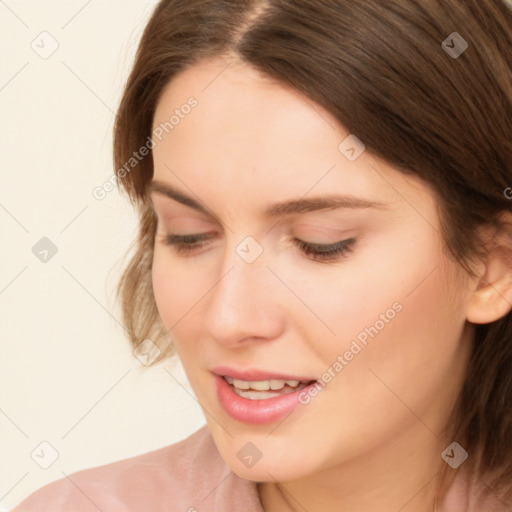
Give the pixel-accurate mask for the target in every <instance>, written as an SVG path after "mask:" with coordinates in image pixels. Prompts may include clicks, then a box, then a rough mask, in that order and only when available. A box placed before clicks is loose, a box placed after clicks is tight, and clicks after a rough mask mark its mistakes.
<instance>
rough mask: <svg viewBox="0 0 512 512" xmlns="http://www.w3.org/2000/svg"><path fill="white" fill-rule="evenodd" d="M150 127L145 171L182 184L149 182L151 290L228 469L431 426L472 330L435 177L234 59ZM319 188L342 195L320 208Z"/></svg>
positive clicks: (292, 465) (280, 473) (314, 465)
mask: <svg viewBox="0 0 512 512" xmlns="http://www.w3.org/2000/svg"><path fill="white" fill-rule="evenodd" d="M190 97H194V98H195V100H189V98H190ZM187 104H193V105H194V106H193V107H191V108H187V107H185V108H183V105H187ZM172 115H174V116H175V118H173V121H171V123H172V126H171V125H170V124H169V122H168V121H169V119H170V117H171V116H172ZM166 122H167V125H165V126H166V129H165V130H163V136H162V129H161V127H162V126H164V123H166ZM158 127H160V130H158V131H155V132H154V133H158V134H160V138H161V141H160V140H159V139H158V138H155V137H154V142H155V143H156V145H155V147H154V149H153V157H154V169H155V171H154V179H155V180H156V181H158V182H159V184H160V185H163V186H167V187H172V189H173V190H175V191H178V192H179V194H180V195H181V196H182V197H185V196H186V197H188V198H190V201H189V204H188V205H186V204H182V202H180V201H179V200H176V199H172V198H171V197H170V196H169V195H166V194H164V193H163V192H162V188H161V187H160V189H157V187H155V190H154V191H153V192H152V193H151V199H152V202H153V205H154V208H155V211H156V214H157V217H158V230H157V237H156V241H155V250H154V262H153V274H152V278H153V287H154V294H155V300H156V303H157V306H158V310H159V312H160V315H161V317H162V320H163V322H164V324H165V326H166V327H167V329H169V331H170V336H171V339H172V341H173V342H174V344H175V346H176V349H177V352H178V355H179V357H180V359H181V361H182V363H183V366H184V368H185V371H186V373H187V376H188V378H189V381H190V384H191V386H192V388H193V390H194V393H195V395H196V397H197V399H198V401H199V403H200V405H201V406H202V408H203V410H204V413H205V417H206V420H207V423H208V427H209V429H210V430H211V433H212V435H213V438H214V440H215V443H216V445H217V447H218V449H219V451H220V453H221V455H222V457H223V458H224V459H225V460H226V462H227V463H228V465H229V466H230V467H231V468H232V469H233V471H235V472H236V473H237V474H238V475H239V476H242V477H243V478H247V479H251V480H260V481H264V480H270V477H269V475H272V477H273V478H275V479H277V480H278V481H287V480H292V479H297V478H300V477H302V476H305V475H308V474H312V473H315V472H318V471H321V470H323V469H327V468H332V467H334V466H336V465H340V464H343V463H348V462H350V461H354V460H358V459H360V458H361V457H366V456H367V455H368V454H370V453H379V450H381V449H383V447H384V446H387V447H389V446H396V447H397V446H409V445H410V446H414V448H411V454H412V453H413V452H414V450H415V449H416V446H417V443H418V442H419V440H421V442H422V443H426V444H429V443H430V442H432V443H435V442H437V439H438V438H437V435H438V434H439V433H440V432H441V431H442V429H443V427H444V422H445V421H446V417H447V415H448V413H449V412H450V410H451V408H452V407H453V405H454V401H455V399H456V397H457V395H458V393H459V392H460V388H461V384H462V382H463V378H464V371H465V367H466V364H467V358H468V354H469V345H470V344H469V339H470V334H471V333H470V332H469V331H468V329H466V328H465V325H467V324H466V322H465V320H466V314H465V313H466V311H465V310H466V305H467V302H468V293H467V291H466V287H465V285H464V283H465V282H466V280H465V279H464V276H463V273H462V270H461V269H460V267H459V265H458V264H457V263H455V262H454V261H453V260H452V259H451V258H448V257H447V256H446V255H445V252H443V249H442V242H441V234H440V226H439V217H438V213H437V208H436V207H437V204H436V200H435V198H434V195H433V193H432V191H431V190H430V189H429V188H428V187H427V186H426V185H425V184H424V183H422V182H421V181H419V180H418V179H417V178H415V177H411V176H408V177H406V176H405V175H403V174H401V173H399V172H398V171H396V170H395V169H393V168H392V167H390V166H389V165H386V164H385V163H383V162H382V161H379V160H378V159H377V158H376V157H374V156H372V155H370V154H369V153H368V152H367V151H362V152H361V150H362V149H363V148H362V147H361V146H359V145H358V143H357V140H356V139H354V137H353V135H350V134H349V133H348V132H347V131H346V130H345V129H344V128H343V127H342V126H340V125H339V124H338V123H337V122H336V120H335V119H334V118H333V117H332V116H331V115H330V114H329V113H328V112H326V111H325V110H323V109H322V108H321V107H319V106H318V105H316V104H314V103H313V102H312V101H310V100H309V99H307V98H305V97H303V96H302V95H300V94H297V93H296V92H294V91H292V90H290V89H287V88H284V87H282V86H279V85H276V84H275V83H271V82H270V81H267V80H263V79H261V78H260V77H259V76H258V75H257V74H256V73H255V72H254V71H253V70H251V69H250V68H249V67H246V66H245V65H243V64H235V63H232V64H231V65H229V66H228V67H226V63H225V62H222V61H210V62H209V63H201V64H199V65H196V66H195V67H192V68H189V69H188V70H186V71H185V72H183V73H182V74H181V75H179V76H178V77H176V78H175V79H174V80H173V81H172V82H171V83H170V84H169V85H168V87H167V88H166V90H165V91H164V94H163V96H162V97H161V99H160V101H159V103H158V106H157V110H156V114H155V119H154V124H153V129H154V130H156V129H157V128H158ZM166 131H167V132H168V133H165V132H166ZM356 135H357V136H358V137H360V138H361V139H362V140H363V142H364V134H356ZM347 137H348V139H347ZM327 198H330V199H331V200H336V201H338V202H339V204H338V205H337V206H331V208H330V209H329V208H325V206H324V207H323V209H322V208H318V207H319V206H320V205H321V203H322V202H323V201H325V200H327ZM281 203H290V204H292V205H293V204H295V206H297V205H299V206H300V205H302V206H301V207H300V208H294V209H292V208H290V207H281V208H278V207H276V206H275V205H277V204H281ZM194 205H195V206H194ZM197 205H199V206H200V207H201V209H199V208H197ZM170 234H172V235H175V236H183V235H187V236H190V235H194V236H196V237H201V238H197V239H196V240H195V241H194V239H192V238H191V239H188V241H187V240H185V243H189V247H188V249H187V247H186V246H185V245H184V243H182V244H181V245H180V244H179V240H178V242H176V239H171V240H170V241H171V242H172V241H174V242H176V243H175V244H173V245H168V244H166V241H165V240H166V236H167V235H170ZM297 240H300V241H303V242H304V243H306V244H312V245H313V247H312V248H311V247H310V248H309V249H308V248H306V249H304V247H305V246H303V245H302V246H301V243H300V242H297ZM342 241H348V242H347V243H344V244H339V245H338V249H340V248H341V251H342V252H341V253H339V254H337V253H336V247H335V244H336V243H337V242H342ZM191 242H195V243H191ZM314 244H321V245H331V246H334V247H331V249H332V250H331V252H330V253H326V254H324V255H321V254H320V255H315V254H314V252H312V251H314V250H315V247H314ZM316 249H317V250H320V251H322V250H323V251H326V249H325V248H322V247H320V248H316ZM328 249H329V248H327V250H328ZM225 375H227V376H228V380H230V382H231V383H232V384H229V383H227V382H226V379H224V378H223V376H225ZM229 377H231V379H229ZM233 378H237V381H234V382H233V380H232V379H233ZM287 380H292V381H293V380H298V381H307V382H310V381H317V382H316V383H314V384H310V385H309V386H308V387H306V388H303V389H301V386H303V385H305V384H307V382H304V383H299V384H298V385H297V384H296V383H293V382H291V383H289V384H286V385H285V383H284V382H282V381H287ZM248 381H258V382H248ZM271 381H272V382H271ZM233 383H234V384H236V387H237V388H239V390H238V391H237V390H235V386H234V385H233ZM283 385H284V387H283ZM249 386H250V387H251V388H260V389H259V390H257V389H253V391H250V390H249V391H243V390H240V388H244V387H249ZM269 386H270V387H271V389H270V390H269V391H262V390H261V389H264V388H265V387H269ZM272 387H273V388H281V389H276V390H274V391H273V390H272ZM274 395H275V397H274V398H268V397H273V396H274ZM287 395H288V396H287ZM267 400H271V401H267ZM249 442H250V443H252V444H247V443H249ZM415 443H416V444H415ZM436 457H439V453H436ZM258 459H259V460H258Z"/></svg>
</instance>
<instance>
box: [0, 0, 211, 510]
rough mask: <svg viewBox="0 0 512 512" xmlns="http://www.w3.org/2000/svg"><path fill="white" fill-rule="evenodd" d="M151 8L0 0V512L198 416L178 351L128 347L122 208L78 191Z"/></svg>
mask: <svg viewBox="0 0 512 512" xmlns="http://www.w3.org/2000/svg"><path fill="white" fill-rule="evenodd" d="M155 5H156V2H155V1H149V0H146V1H144V0H117V1H114V0H89V1H88V0H76V1H75V0H62V1H44V0H37V1H31V2H29V1H22V0H6V1H0V41H1V44H0V48H1V49H0V120H1V121H0V172H1V176H0V178H1V187H0V230H1V267H0V312H1V318H0V336H1V354H0V461H1V462H0V510H1V511H6V510H10V509H11V508H13V507H14V506H15V505H16V504H18V503H19V502H20V501H21V500H22V499H24V498H25V497H26V496H27V495H28V494H30V493H31V492H33V491H34V490H36V489H37V488H39V487H41V486H43V485H45V484H47V483H49V482H51V481H54V480H57V479H59V478H62V477H64V475H69V474H70V473H72V472H74V471H78V470H80V469H85V468H89V467H94V466H98V465H102V464H106V463H109V462H113V461H116V460H120V459H124V458H127V457H131V456H134V455H138V454H141V453H144V452H147V451H151V450H154V449H158V448H160V447H163V446H165V445H168V444H171V443H174V442H177V441H179V440H181V439H183V438H185V437H187V436H188V435H190V434H191V433H192V432H194V431H196V430H197V429H199V428H200V427H201V426H203V425H204V424H205V420H204V416H203V414H202V411H201V409H200V407H199V405H198V404H197V402H196V401H195V398H194V397H193V394H192V392H191V390H190V386H189V384H188V383H187V381H186V378H185V376H184V373H183V369H182V368H181V366H180V365H179V363H178V364H177V365H176V364H172V363H171V362H169V363H165V366H161V367H156V368H150V369H149V370H148V369H146V368H145V367H144V366H143V365H142V364H141V363H140V361H139V360H138V359H137V358H136V357H135V356H134V355H133V354H132V348H131V346H130V345H129V343H128V340H127V339H126V338H125V335H124V331H123V328H122V327H121V326H120V323H121V316H120V312H119V305H118V304H116V301H115V296H114V290H115V286H116V283H117V279H118V277H119V274H120V271H121V269H122V266H123V264H124V261H125V259H124V258H125V254H126V251H127V250H128V248H129V245H130V243H131V241H132V240H133V238H134V237H135V236H136V232H137V219H136V217H135V213H134V212H133V211H132V208H131V205H130V203H129V202H128V200H127V199H126V198H125V196H122V195H121V194H120V193H119V192H118V190H117V189H115V190H114V191H112V192H110V193H109V194H107V196H106V197H105V198H104V199H103V200H98V199H95V197H94V196H93V194H92V191H93V189H94V188H95V187H97V186H101V185H102V184H103V183H104V182H105V181H106V180H107V179H108V178H109V177H110V176H112V173H113V167H112V157H111V153H112V127H113V119H114V112H115V111H116V108H117V105H118V103H119V99H120V95H121V91H122V87H123V84H124V81H125V80H126V78H127V75H128V72H129V70H130V66H131V64H132V62H133V57H134V54H135V50H136V47H137V44H138V41H139V39H140V36H141V34H142V30H143V28H144V25H145V23H146V21H147V20H148V18H149V15H150V14H151V11H152V9H153V8H154V6H155ZM41 239H43V240H41ZM34 247H35V249H34ZM55 250H56V252H55ZM45 251H47V252H45ZM54 252H55V254H53V253H54ZM164 368H167V370H168V371H169V372H171V373H172V375H173V377H171V376H170V375H169V373H167V372H166V371H164ZM45 466H47V467H46V468H45Z"/></svg>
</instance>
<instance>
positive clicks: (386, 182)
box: [153, 60, 424, 211]
mask: <svg viewBox="0 0 512 512" xmlns="http://www.w3.org/2000/svg"><path fill="white" fill-rule="evenodd" d="M191 97H193V98H194V99H195V100H196V102H197V104H196V106H195V107H194V108H193V109H184V110H183V111H181V110H180V109H181V108H182V106H183V105H186V104H187V102H188V101H189V99H190V98H191ZM176 111H178V114H180V113H181V115H180V116H179V121H178V122H177V123H175V124H174V123H173V126H172V129H169V130H168V133H164V134H163V136H162V140H161V141H160V142H158V143H157V144H156V146H155V147H154V149H153V155H154V163H155V170H154V176H155V178H157V179H158V180H159V181H164V182H168V183H171V184H173V185H176V186H178V187H181V189H182V190H183V191H186V189H187V188H192V192H193V193H195V194H196V195H198V196H199V197H211V195H212V184H213V185H214V186H215V188H214V189H215V191H216V194H215V195H216V196H217V197H218V198H219V200H221V199H222V201H225V199H226V196H229V200H230V202H231V203H237V202H238V205H239V206H240V207H243V208H248V207H250V206H251V205H254V206H255V208H256V207H257V210H258V211H261V203H262V202H264V203H271V202H278V201H279V200H283V199H285V198H292V197H293V198H296V197H302V196H304V195H306V194H312V195H319V194H326V193H340V194H342V193H343V194H350V195H356V196H361V197H364V198H366V199H370V200H379V201H381V202H387V203H394V204H396V203H398V202H400V199H403V198H404V197H406V196H407V194H408V191H407V187H408V186H409V182H410V181H411V180H412V181H414V179H413V178H411V177H410V176H409V177H408V178H407V179H406V178H405V176H404V175H403V174H401V173H398V172H397V171H395V170H394V169H392V167H391V166H389V165H386V164H385V163H384V162H382V161H379V160H378V159H376V158H374V157H371V156H370V155H369V154H368V153H367V152H363V153H362V155H361V156H360V157H359V158H357V159H356V160H355V161H350V160H349V159H347V158H346V157H345V156H344V155H343V154H342V153H341V152H340V149H339V146H340V143H341V142H342V141H344V140H345V139H346V138H347V137H348V136H349V135H350V133H349V132H348V131H347V130H346V129H345V128H344V127H343V126H342V125H340V124H339V123H338V122H337V120H336V119H335V118H334V117H333V116H332V115H330V114H329V112H327V111H325V110H324V109H322V108H321V107H320V106H318V105H316V104H314V103H313V102H312V101H311V100H310V99H309V98H306V97H304V96H303V95H301V94H300V93H298V92H296V91H294V90H292V89H291V88H288V87H285V86H282V85H280V84H278V83H276V82H274V81H272V80H269V79H265V78H262V77H261V76H260V75H259V73H257V72H256V71H255V70H253V69H252V68H251V67H249V66H247V65H245V64H242V63H239V62H232V63H229V62H226V61H222V60H217V61H208V62H202V63H199V64H196V65H194V66H193V67H190V68H188V69H187V70H185V71H183V72H182V73H180V74H179V75H178V76H177V77H175V78H174V79H173V80H172V81H171V82H170V83H169V84H168V85H167V86H166V88H165V89H164V91H163V93H162V95H161V97H160V100H159V102H158V105H157V108H156V112H155V116H154V122H153V130H154V129H155V128H157V127H158V126H165V123H167V124H169V123H168V122H169V119H170V117H171V116H172V115H173V114H176ZM185 111H188V113H184V112H185ZM175 118H176V115H175ZM176 120H178V118H176ZM183 185H185V186H183ZM414 185H415V187H413V189H415V190H413V191H412V192H413V193H420V194H421V193H422V192H424V191H422V190H421V187H420V190H418V183H415V184H414ZM397 189H398V190H400V193H397ZM189 192H190V190H189ZM284 194H285V195H286V196H285V197H284ZM255 198H258V199H257V200H256V199H255ZM262 198H265V199H266V200H263V199H262ZM212 208H213V205H212Z"/></svg>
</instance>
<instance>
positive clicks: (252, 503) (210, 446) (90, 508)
mask: <svg viewBox="0 0 512 512" xmlns="http://www.w3.org/2000/svg"><path fill="white" fill-rule="evenodd" d="M459 475H460V476H459ZM256 485H257V484H256V482H253V481H250V480H244V479H242V478H240V477H238V476H237V475H236V474H235V473H233V472H232V471H231V470H230V468H229V467H228V466H227V464H226V463H225V462H224V460H223V459H222V458H221V456H220V454H219V452H218V451H217V448H216V446H215V443H214V441H213V438H212V436H211V434H210V431H209V430H208V428H207V426H204V427H202V428H201V429H199V430H198V431H197V432H194V433H193V434H192V435H191V436H189V437H187V438H186V439H184V440H182V441H180V442H178V443H175V444H172V445H170V446H166V447H164V448H160V449H158V450H154V451H151V452H148V453H144V454H142V455H137V456H135V457H131V458H128V459H123V460H120V461H117V462H112V463H109V464H105V465H103V466H97V467H93V468H89V469H84V470H81V471H77V472H75V473H72V474H71V475H69V478H67V477H63V478H61V479H60V480H56V481H55V482H51V483H49V484H47V485H45V486H44V487H41V488H40V489H38V490H36V491H35V492H33V493H32V494H31V495H30V496H28V497H27V498H26V499H25V500H24V501H22V502H21V503H20V504H19V505H18V506H17V507H16V508H14V509H13V510H12V511H11V512H98V511H102V512H178V511H179V512H214V511H219V512H264V510H263V507H262V504H261V501H260V499H259V495H258V489H257V486H256ZM468 485H469V484H468V482H467V480H466V479H464V478H462V473H460V474H458V475H457V477H456V478H455V479H454V482H453V485H452V486H451V487H450V491H449V494H448V495H447V497H446V500H445V501H444V503H443V508H442V512H510V511H511V508H509V507H507V506H506V505H505V504H504V503H502V502H499V501H498V500H494V499H493V500H492V501H486V502H485V503H484V502H478V501H477V500H476V497H475V494H472V495H471V496H469V493H468ZM500 503H501V505H500Z"/></svg>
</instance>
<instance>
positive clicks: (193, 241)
mask: <svg viewBox="0 0 512 512" xmlns="http://www.w3.org/2000/svg"><path fill="white" fill-rule="evenodd" d="M208 236H209V235H208V234H207V233H201V234H196V235H174V234H171V233H169V234H167V235H164V237H163V243H164V244H165V245H170V246H172V247H173V248H174V250H175V251H176V252H177V253H178V254H181V253H189V252H192V251H193V250H195V249H198V248H199V247H201V246H202V245H203V244H202V242H204V241H205V240H207V239H208Z"/></svg>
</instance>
